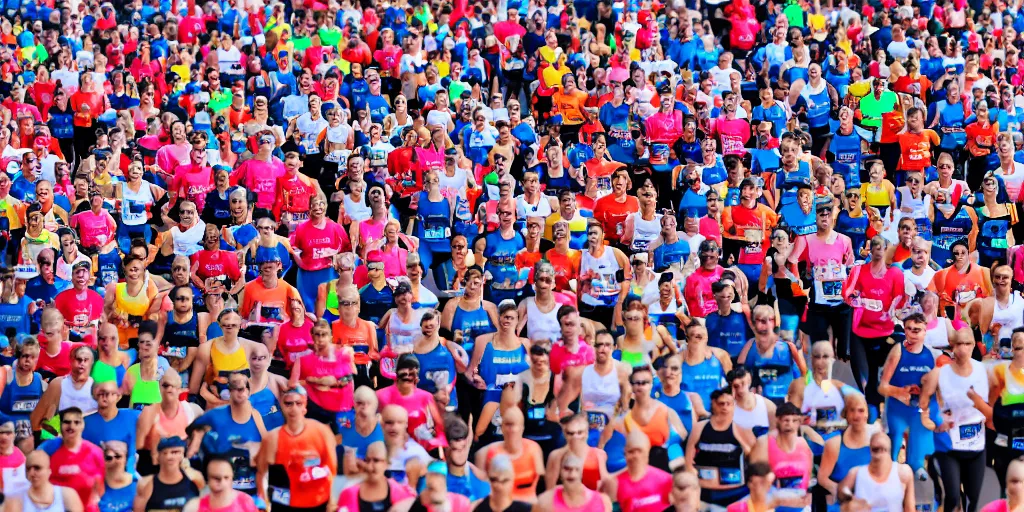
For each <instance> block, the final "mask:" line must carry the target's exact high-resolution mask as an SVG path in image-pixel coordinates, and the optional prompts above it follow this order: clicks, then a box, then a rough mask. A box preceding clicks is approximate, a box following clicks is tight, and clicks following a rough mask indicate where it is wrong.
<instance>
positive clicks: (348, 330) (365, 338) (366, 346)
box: [331, 318, 380, 365]
mask: <svg viewBox="0 0 1024 512" xmlns="http://www.w3.org/2000/svg"><path fill="white" fill-rule="evenodd" d="M375 330H377V328H376V327H374V325H373V323H372V322H370V321H368V320H363V319H362V318H356V325H355V326H352V327H349V326H348V325H345V322H343V321H341V319H340V318H339V319H337V320H335V321H334V322H333V323H331V334H332V335H333V336H334V343H335V344H336V345H341V346H348V347H352V350H353V351H354V352H355V354H354V357H353V358H352V359H353V361H355V363H356V364H359V365H363V364H370V360H371V359H380V355H379V354H378V352H377V347H376V343H373V332H374V331H375Z"/></svg>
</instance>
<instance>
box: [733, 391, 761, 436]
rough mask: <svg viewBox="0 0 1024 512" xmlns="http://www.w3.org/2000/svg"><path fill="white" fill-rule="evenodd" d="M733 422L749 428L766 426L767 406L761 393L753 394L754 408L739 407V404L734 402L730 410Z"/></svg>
mask: <svg viewBox="0 0 1024 512" xmlns="http://www.w3.org/2000/svg"><path fill="white" fill-rule="evenodd" d="M732 421H733V423H735V424H737V425H739V426H741V427H743V428H749V429H751V430H753V429H754V427H764V428H766V429H767V428H768V426H769V425H770V424H769V423H768V406H766V405H765V404H764V397H763V396H761V395H754V409H753V410H750V411H748V410H746V409H744V408H742V407H740V404H738V403H737V404H736V407H735V408H733V412H732Z"/></svg>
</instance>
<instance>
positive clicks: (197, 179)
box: [171, 164, 215, 212]
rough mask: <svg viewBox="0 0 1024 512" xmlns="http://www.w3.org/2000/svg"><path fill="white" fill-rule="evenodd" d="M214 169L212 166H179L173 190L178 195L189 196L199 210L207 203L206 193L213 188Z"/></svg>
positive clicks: (175, 173) (172, 186)
mask: <svg viewBox="0 0 1024 512" xmlns="http://www.w3.org/2000/svg"><path fill="white" fill-rule="evenodd" d="M214 188H215V187H214V185H213V169H212V168H210V167H199V168H196V166H194V165H191V164H190V165H182V166H178V168H177V169H175V171H174V183H173V184H172V185H171V190H174V191H175V192H177V194H178V197H182V198H187V199H188V200H190V201H192V202H194V203H196V207H197V208H198V209H199V211H200V212H201V211H203V207H204V206H205V205H206V193H207V192H209V191H211V190H213V189H214Z"/></svg>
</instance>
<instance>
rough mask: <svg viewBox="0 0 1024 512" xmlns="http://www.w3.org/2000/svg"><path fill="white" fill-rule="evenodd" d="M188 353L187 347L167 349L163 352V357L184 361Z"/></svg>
mask: <svg viewBox="0 0 1024 512" xmlns="http://www.w3.org/2000/svg"><path fill="white" fill-rule="evenodd" d="M187 353H188V347H167V348H166V349H165V350H164V357H175V358H178V359H184V358H185V355H186V354H187Z"/></svg>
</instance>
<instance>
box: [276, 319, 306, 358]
mask: <svg viewBox="0 0 1024 512" xmlns="http://www.w3.org/2000/svg"><path fill="white" fill-rule="evenodd" d="M277 340H278V342H277V350H278V351H279V352H281V358H282V359H284V365H285V368H288V369H289V370H290V369H291V368H292V366H293V365H294V364H295V361H297V360H298V359H299V358H300V357H302V356H305V355H307V354H311V353H312V351H311V350H310V349H309V347H311V346H313V322H311V321H309V319H308V318H307V319H306V321H305V322H304V323H303V324H302V325H301V326H300V327H295V326H294V325H292V323H291V322H286V323H283V324H281V327H280V329H279V331H278V336H277Z"/></svg>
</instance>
